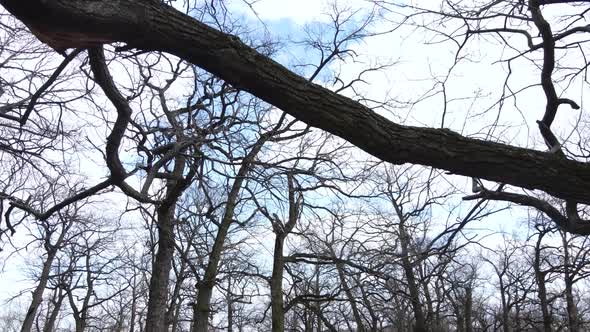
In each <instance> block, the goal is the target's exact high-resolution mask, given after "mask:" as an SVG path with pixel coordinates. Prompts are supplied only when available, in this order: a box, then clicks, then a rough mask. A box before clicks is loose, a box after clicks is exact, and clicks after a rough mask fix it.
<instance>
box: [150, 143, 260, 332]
mask: <svg viewBox="0 0 590 332" xmlns="http://www.w3.org/2000/svg"><path fill="white" fill-rule="evenodd" d="M267 139H268V136H267V135H263V136H261V137H260V138H259V139H258V141H257V142H256V144H255V145H254V147H253V148H252V150H250V152H249V153H248V154H247V155H246V156H245V157H244V160H243V161H242V165H241V166H240V169H239V171H238V174H237V175H236V178H235V180H234V183H233V185H232V188H231V190H230V192H229V195H228V197H227V203H226V207H225V212H224V214H223V218H222V220H221V223H220V225H219V229H218V230H217V235H216V236H215V242H214V243H213V248H212V249H211V253H210V254H209V263H208V264H207V269H206V270H205V275H204V276H203V280H202V281H201V282H199V283H198V284H197V291H198V294H197V303H196V308H195V309H196V311H193V312H194V313H195V316H194V317H193V321H194V322H193V328H192V332H207V329H208V326H209V313H210V305H211V296H212V295H213V287H215V278H216V277H217V269H218V267H219V262H220V261H221V255H222V253H223V244H224V243H225V238H226V237H227V233H228V231H229V227H230V226H231V224H232V223H233V219H234V212H235V208H236V205H237V203H238V198H239V193H240V190H241V189H242V184H243V183H244V179H245V177H246V175H247V174H248V172H249V171H250V168H251V167H252V162H253V161H254V158H255V157H256V155H257V154H258V152H260V150H261V149H262V146H263V145H264V143H265V142H266V140H267ZM148 332H150V331H148ZM154 332H156V331H154Z"/></svg>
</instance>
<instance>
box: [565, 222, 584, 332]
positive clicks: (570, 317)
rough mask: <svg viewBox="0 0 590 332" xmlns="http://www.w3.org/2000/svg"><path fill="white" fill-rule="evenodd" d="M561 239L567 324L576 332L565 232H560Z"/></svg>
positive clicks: (575, 311)
mask: <svg viewBox="0 0 590 332" xmlns="http://www.w3.org/2000/svg"><path fill="white" fill-rule="evenodd" d="M561 240H562V243H563V265H564V269H563V274H564V276H563V279H564V283H565V302H566V305H567V325H568V328H569V331H571V332H578V331H579V330H580V327H579V325H578V308H577V306H576V303H575V301H574V294H573V288H574V282H573V279H574V277H573V275H572V273H571V270H570V266H571V262H570V253H569V248H568V241H567V233H565V232H561Z"/></svg>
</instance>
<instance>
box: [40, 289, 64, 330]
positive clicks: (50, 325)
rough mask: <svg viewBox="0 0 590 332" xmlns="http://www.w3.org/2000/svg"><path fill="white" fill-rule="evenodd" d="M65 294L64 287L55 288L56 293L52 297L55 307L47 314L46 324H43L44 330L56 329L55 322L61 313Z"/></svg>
mask: <svg viewBox="0 0 590 332" xmlns="http://www.w3.org/2000/svg"><path fill="white" fill-rule="evenodd" d="M64 297H65V294H64V293H63V289H62V288H61V287H58V288H56V289H55V290H54V295H53V299H52V301H51V302H52V304H53V308H51V311H50V312H49V315H48V316H47V320H46V321H45V325H44V326H43V332H53V330H54V329H55V322H56V321H57V316H58V315H59V311H60V309H61V305H62V303H63V300H64Z"/></svg>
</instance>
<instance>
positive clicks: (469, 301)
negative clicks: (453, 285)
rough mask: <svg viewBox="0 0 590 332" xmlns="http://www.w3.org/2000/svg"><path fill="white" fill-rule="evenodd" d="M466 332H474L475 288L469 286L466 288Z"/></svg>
mask: <svg viewBox="0 0 590 332" xmlns="http://www.w3.org/2000/svg"><path fill="white" fill-rule="evenodd" d="M464 315H465V332H472V331H473V323H472V316H473V288H472V287H471V286H467V287H466V288H465V312H464Z"/></svg>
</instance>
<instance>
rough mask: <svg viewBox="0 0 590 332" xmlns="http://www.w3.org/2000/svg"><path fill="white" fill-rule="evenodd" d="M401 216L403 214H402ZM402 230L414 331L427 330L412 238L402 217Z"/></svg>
mask: <svg viewBox="0 0 590 332" xmlns="http://www.w3.org/2000/svg"><path fill="white" fill-rule="evenodd" d="M400 217H401V214H400ZM399 231H400V244H401V256H402V267H403V269H404V273H405V276H406V281H407V282H408V291H409V293H410V302H411V303H412V310H413V311H414V319H415V325H414V332H426V319H425V317H424V312H423V311H422V303H421V301H420V291H419V289H418V283H417V281H416V276H415V274H414V268H413V264H412V262H411V260H410V253H409V246H410V238H409V235H408V233H407V231H406V228H405V220H403V219H402V218H400V223H399Z"/></svg>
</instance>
